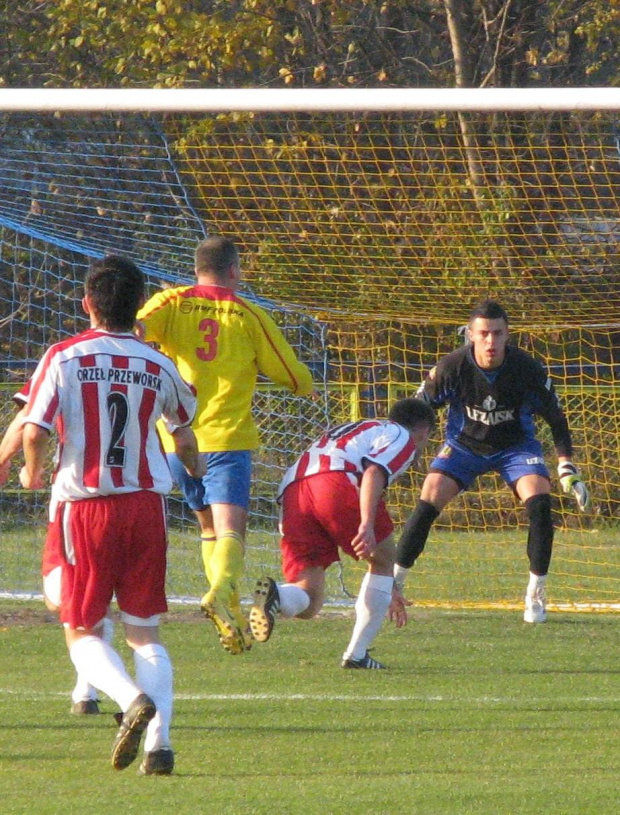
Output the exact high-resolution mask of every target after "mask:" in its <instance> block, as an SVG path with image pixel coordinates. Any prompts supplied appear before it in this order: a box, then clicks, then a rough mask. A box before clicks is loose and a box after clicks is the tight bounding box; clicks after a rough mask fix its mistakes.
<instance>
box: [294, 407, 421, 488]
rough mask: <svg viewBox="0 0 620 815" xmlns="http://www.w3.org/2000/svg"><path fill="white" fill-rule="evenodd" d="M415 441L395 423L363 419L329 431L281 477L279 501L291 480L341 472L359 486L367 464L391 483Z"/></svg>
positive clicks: (410, 455)
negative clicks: (376, 466) (349, 475)
mask: <svg viewBox="0 0 620 815" xmlns="http://www.w3.org/2000/svg"><path fill="white" fill-rule="evenodd" d="M415 452H416V446H415V442H414V441H413V439H412V438H411V436H410V435H409V431H408V430H407V429H406V428H404V427H402V426H401V425H399V424H397V423H396V422H390V421H380V420H376V419H365V420H362V421H360V422H348V423H347V424H343V425H339V426H338V427H335V428H333V429H332V430H328V431H327V433H325V434H324V435H323V436H321V438H320V439H319V440H318V441H316V442H315V443H314V444H313V445H311V446H310V447H309V448H308V449H307V450H306V452H305V453H302V455H301V456H300V457H299V458H298V459H297V461H296V462H295V464H293V466H292V467H289V469H288V470H287V471H286V473H285V474H284V478H283V479H282V481H281V482H280V487H279V489H278V498H280V497H281V495H282V493H283V492H284V490H285V489H286V488H287V487H288V485H289V484H292V483H293V481H299V480H301V479H302V478H308V477H309V476H311V475H317V474H318V473H327V472H334V471H337V470H339V471H344V472H347V473H350V474H351V475H352V477H354V478H355V479H356V481H357V484H358V485H359V483H360V481H361V479H362V475H363V474H364V470H365V469H366V467H367V466H368V464H378V465H379V466H380V467H382V468H383V469H384V470H385V474H386V476H387V481H388V484H391V483H392V482H393V481H394V480H395V479H396V478H398V476H399V475H400V474H401V473H402V472H403V471H404V470H405V469H406V468H407V467H408V466H409V464H411V462H412V461H413V458H414V456H415Z"/></svg>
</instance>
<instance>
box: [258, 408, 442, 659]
mask: <svg viewBox="0 0 620 815" xmlns="http://www.w3.org/2000/svg"><path fill="white" fill-rule="evenodd" d="M434 424H435V413H434V411H433V410H432V408H429V407H428V405H426V404H424V402H422V401H420V400H418V399H401V400H400V401H399V402H397V403H396V404H395V405H394V406H393V407H392V409H391V410H390V413H389V416H388V419H387V420H386V421H380V420H371V419H367V420H363V421H359V422H350V423H348V424H344V425H341V426H339V427H336V428H334V429H332V430H329V431H328V432H327V433H325V434H324V435H323V436H322V437H321V438H320V439H319V440H318V441H317V442H315V443H314V444H313V445H312V446H311V447H309V448H308V449H307V450H306V452H305V453H303V454H302V455H301V456H300V458H299V459H298V460H297V461H296V462H295V464H294V465H293V466H292V467H290V468H289V470H287V472H286V473H285V475H284V478H283V479H282V482H281V484H280V489H279V493H278V499H279V501H280V502H281V528H280V531H281V534H282V538H281V541H280V546H281V549H282V560H283V564H282V571H283V572H284V577H285V578H286V580H287V581H288V583H285V584H276V583H275V581H274V580H272V579H271V578H269V577H264V578H261V579H260V580H259V581H258V582H257V585H256V591H255V593H254V605H253V606H252V610H251V612H250V625H251V627H252V633H253V635H254V638H255V639H256V640H258V641H259V642H265V641H266V640H268V639H269V637H270V635H271V631H272V629H273V625H274V620H275V613H276V612H277V611H279V612H280V613H281V614H282V615H283V616H285V617H301V618H302V619H309V618H310V617H314V615H315V614H317V613H318V612H319V610H320V609H321V607H322V605H323V599H324V589H325V570H326V569H327V568H328V567H329V566H330V565H331V564H332V563H335V562H336V561H338V560H340V556H339V549H342V551H343V552H345V553H346V554H348V555H350V556H351V557H353V558H355V559H356V560H366V561H368V572H367V573H366V575H365V577H364V580H363V581H362V586H361V588H360V592H359V595H358V598H357V601H356V603H355V614H356V621H355V626H354V629H353V636H352V638H351V641H350V642H349V645H348V647H347V649H346V650H345V652H344V655H343V658H342V667H343V668H383V667H385V666H383V665H382V664H381V663H380V662H377V660H375V659H372V657H370V656H369V655H368V649H369V647H370V645H371V643H372V641H373V640H374V638H375V636H376V635H377V633H378V632H379V629H380V627H381V623H382V622H383V619H384V617H385V615H386V613H387V612H388V609H390V612H391V613H390V616H392V618H393V619H394V620H395V622H396V624H397V625H398V626H400V625H403V624H404V623H405V622H406V619H407V615H406V609H405V601H404V599H403V598H402V596H401V595H400V594H397V593H396V594H394V596H393V589H394V577H393V573H394V544H393V541H392V531H393V528H394V527H393V524H392V521H391V519H390V516H389V515H388V511H387V508H386V506H385V502H384V500H383V492H384V490H385V488H386V487H387V486H388V485H389V484H391V483H392V482H393V481H394V480H395V479H396V478H398V476H399V475H401V474H402V473H403V472H404V471H405V470H406V469H407V467H408V466H409V465H410V464H411V463H412V462H413V461H414V459H415V457H416V455H417V454H419V453H420V451H421V450H422V449H423V448H424V445H425V444H426V441H427V440H428V437H429V434H430V432H431V430H432V428H433V426H434ZM391 603H393V604H392V606H391V607H390V604H391Z"/></svg>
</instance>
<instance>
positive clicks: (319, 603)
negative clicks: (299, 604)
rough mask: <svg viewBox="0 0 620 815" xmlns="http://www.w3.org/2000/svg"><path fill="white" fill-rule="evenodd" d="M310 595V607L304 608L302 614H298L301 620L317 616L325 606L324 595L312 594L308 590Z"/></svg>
mask: <svg viewBox="0 0 620 815" xmlns="http://www.w3.org/2000/svg"><path fill="white" fill-rule="evenodd" d="M308 596H309V597H310V605H309V606H308V608H306V609H304V611H302V612H301V614H298V615H297V616H298V617H299V619H300V620H311V619H312V617H316V615H317V614H318V613H319V611H320V610H321V609H322V608H323V596H322V595H321V596H317V595H312V594H310V593H309V592H308Z"/></svg>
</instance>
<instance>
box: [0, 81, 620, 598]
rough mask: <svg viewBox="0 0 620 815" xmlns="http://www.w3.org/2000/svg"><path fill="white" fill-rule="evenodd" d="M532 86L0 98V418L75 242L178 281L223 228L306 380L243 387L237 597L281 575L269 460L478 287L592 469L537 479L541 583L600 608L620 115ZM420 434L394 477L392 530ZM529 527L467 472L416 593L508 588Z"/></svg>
mask: <svg viewBox="0 0 620 815" xmlns="http://www.w3.org/2000/svg"><path fill="white" fill-rule="evenodd" d="M292 93H296V92H292ZM549 99H550V104H549V105H548V109H546V110H544V109H542V110H540V111H527V110H512V111H511V110H507V109H506V110H502V109H501V108H497V109H495V110H490V111H481V110H476V111H475V112H463V111H458V110H456V109H452V110H447V111H445V110H430V109H428V110H422V111H419V110H417V111H413V110H411V111H407V110H398V111H396V110H394V111H386V110H377V111H374V112H373V111H369V110H365V111H358V110H353V111H351V110H349V111H344V110H343V111H336V110H334V111H329V112H327V111H320V110H317V111H310V110H308V111H301V112H299V111H291V110H289V111H283V110H282V109H281V108H278V107H276V108H275V109H274V110H273V111H252V110H247V109H246V110H241V111H239V112H222V111H214V112H211V113H209V112H204V111H201V112H200V113H196V112H194V113H190V112H180V113H178V112H177V113H167V114H161V115H160V114H150V115H147V114H138V113H134V114H129V113H117V114H110V113H91V114H90V115H85V114H77V113H71V112H61V113H57V114H53V113H41V112H39V113H24V112H22V113H11V114H9V113H5V114H3V115H2V118H1V120H0V123H1V125H0V126H1V127H2V141H1V144H0V264H1V265H0V304H1V306H0V307H1V309H2V311H1V313H0V325H1V327H2V333H1V344H0V388H1V394H2V400H3V405H4V409H3V414H2V417H3V418H2V422H3V424H2V429H4V427H5V426H6V424H7V423H8V421H10V418H11V416H12V408H11V406H10V398H11V395H12V393H13V392H14V391H15V390H16V389H18V388H19V387H20V385H21V384H22V383H23V382H24V381H25V379H26V378H27V377H28V375H29V373H30V372H31V371H32V368H33V366H34V364H35V363H36V360H37V359H38V358H39V357H40V355H41V353H42V351H43V349H44V348H45V347H46V346H47V345H48V344H49V343H50V342H53V341H55V340H57V339H58V338H60V337H62V336H65V335H66V334H67V333H72V332H74V331H76V330H79V329H80V328H81V327H82V326H83V322H82V317H81V315H80V303H79V300H80V297H81V285H82V281H83V278H84V273H85V270H86V267H87V265H88V262H89V259H90V258H92V257H94V256H100V255H101V254H103V253H105V252H106V251H114V252H120V253H122V254H126V255H128V256H129V257H132V258H133V259H134V260H136V262H138V263H139V265H140V266H141V268H143V269H144V270H145V272H146V273H147V275H148V278H149V283H150V286H151V287H152V289H153V290H155V288H157V287H160V286H165V285H170V284H172V283H178V282H186V281H189V280H191V276H192V254H193V249H194V247H195V245H196V243H197V242H198V241H199V240H200V239H201V238H202V237H203V236H204V234H205V233H222V234H228V235H230V236H233V237H235V238H236V239H238V241H239V242H240V244H241V246H242V249H243V265H244V272H245V277H246V281H247V289H246V291H245V292H244V293H245V294H247V295H248V296H250V297H254V298H256V299H258V300H259V301H260V302H261V303H262V304H263V305H265V306H266V307H267V308H269V309H270V310H271V311H272V313H273V315H274V317H275V318H276V320H277V321H278V322H279V324H280V325H281V326H282V328H283V330H284V331H285V333H286V335H287V337H288V339H289V340H290V341H291V343H292V344H293V345H294V346H295V348H296V350H297V352H298V354H299V356H300V357H301V358H302V359H303V360H304V361H305V362H307V363H308V364H310V365H311V366H312V369H313V372H314V374H315V379H316V381H317V385H318V387H319V390H320V391H321V392H322V394H323V398H322V400H321V402H320V403H311V402H309V401H308V400H299V399H293V398H291V397H290V396H287V395H286V394H285V393H283V392H282V391H280V390H278V389H276V388H273V387H270V386H268V385H267V384H262V385H261V387H260V388H259V390H258V393H257V396H256V404H255V411H256V415H257V418H258V420H259V425H260V427H261V432H262V447H261V450H260V452H259V454H258V456H257V461H256V467H255V473H254V484H253V495H252V507H251V523H250V530H249V534H248V567H247V578H246V580H247V585H246V586H245V587H244V589H245V591H244V593H245V595H246V597H247V596H248V595H249V593H250V589H251V585H252V582H253V580H254V578H255V577H257V576H258V575H259V574H261V573H262V572H265V571H266V572H268V573H270V574H273V575H275V576H279V557H278V539H277V517H276V515H277V513H276V508H275V504H274V496H275V490H276V487H277V483H278V480H279V478H280V476H281V474H282V472H283V469H284V468H285V467H286V466H287V465H288V464H290V463H292V461H293V460H294V458H295V457H296V455H298V454H299V452H300V451H301V450H302V449H303V448H304V446H305V445H307V444H308V443H309V442H310V441H311V440H312V439H313V438H315V437H316V435H317V434H318V433H319V432H320V430H321V429H322V428H323V427H325V426H326V425H328V424H335V423H338V422H342V421H343V420H347V419H350V418H359V417H365V416H375V415H379V416H380V415H384V414H385V411H386V410H387V408H388V405H389V404H390V403H391V402H392V401H393V400H394V399H396V398H399V397H401V396H403V395H413V394H414V393H415V390H416V389H417V387H418V385H419V384H420V382H421V380H422V379H423V377H424V375H425V373H426V372H427V371H428V370H429V369H430V368H431V367H432V366H433V365H434V364H435V362H436V360H437V359H438V357H440V356H442V355H443V354H445V353H448V352H449V351H451V350H453V349H454V348H456V347H457V346H458V345H459V344H460V343H462V342H463V334H462V330H461V328H462V326H463V324H464V322H465V321H466V319H467V315H468V313H469V311H470V309H471V307H472V306H473V305H474V304H475V303H476V302H477V301H479V300H480V299H482V298H485V297H494V298H496V299H498V300H500V301H501V302H502V304H503V305H504V306H505V307H506V309H507V311H508V313H509V315H510V317H511V321H512V326H511V328H512V333H513V339H514V341H515V342H517V343H518V344H520V345H521V346H522V347H524V348H525V349H527V350H528V351H531V352H532V353H533V354H534V355H536V356H537V357H539V358H540V359H541V360H542V361H543V362H544V363H545V364H546V365H547V367H548V368H549V370H550V372H551V374H552V376H553V378H554V380H555V383H556V387H557V389H558V391H559V394H560V396H561V398H562V400H563V403H564V406H565V409H566V411H567V414H568V417H569V422H570V425H571V428H572V431H573V437H574V442H575V460H576V461H577V462H578V464H579V465H580V467H581V469H582V471H583V473H584V477H585V479H586V480H587V482H588V485H589V486H590V488H591V492H592V503H593V509H592V511H591V512H589V513H587V514H584V515H579V514H578V513H577V511H576V508H575V506H574V502H573V501H572V499H570V498H567V497H565V496H564V495H561V494H560V493H559V490H558V484H557V480H555V479H554V482H553V489H554V493H553V505H554V513H555V519H556V526H557V528H558V532H557V535H556V547H555V553H554V560H553V563H552V572H553V580H552V582H551V584H550V587H549V588H550V594H551V595H552V597H551V599H552V603H551V606H552V607H553V605H554V604H555V605H556V606H557V607H560V608H569V609H585V608H590V609H614V608H618V607H620V570H619V568H618V566H619V565H620V546H619V545H618V544H617V543H615V542H614V535H613V530H614V528H617V525H618V523H619V520H620V518H619V516H620V465H619V464H618V462H619V460H620V449H619V448H620V427H619V425H620V405H619V391H618V374H619V371H620V318H619V316H618V315H619V314H620V308H619V306H620V285H619V273H618V268H619V266H618V261H619V247H618V237H619V233H620V218H619V216H618V196H619V194H620V125H618V122H617V116H616V114H615V113H614V112H613V111H611V112H610V111H605V110H580V111H577V110H570V109H569V110H556V109H553V105H552V104H551V102H552V101H553V96H550V97H549ZM0 101H1V98H0ZM539 432H540V437H541V439H542V440H543V444H544V446H545V448H546V451H547V454H548V457H547V458H548V463H549V465H550V467H551V468H553V471H554V468H555V459H554V454H553V447H552V444H551V438H550V434H549V432H548V429H547V428H546V426H545V425H544V424H542V425H541V426H540V428H539ZM439 435H440V434H439V432H438V433H437V435H436V441H438V440H439ZM435 447H436V445H431V448H433V449H434V448H435ZM433 449H431V451H429V454H428V456H427V457H426V459H425V460H424V461H423V462H422V466H421V469H420V470H419V471H417V472H412V473H410V474H409V475H407V476H406V477H405V478H403V479H402V480H401V481H400V482H399V483H398V484H397V485H396V486H395V487H393V488H392V489H391V490H390V491H389V493H388V501H389V506H390V509H391V511H392V514H393V516H394V519H395V521H396V524H397V531H398V528H399V526H400V525H401V523H402V522H403V521H404V519H405V518H406V516H407V514H408V513H409V512H410V511H411V509H412V507H413V506H414V504H415V501H416V499H417V496H418V493H419V490H420V487H421V483H422V480H423V476H424V470H425V468H426V466H427V464H428V460H429V456H430V455H432V452H433ZM17 470H18V467H17V466H14V468H13V475H12V478H11V481H10V482H9V484H8V485H7V487H6V488H5V489H4V490H3V491H2V492H1V493H0V510H1V512H2V515H1V520H0V524H1V530H2V533H3V540H4V541H7V540H8V541H9V545H8V546H6V545H5V546H3V547H2V550H1V551H0V575H1V577H0V580H1V584H0V591H3V592H7V593H19V592H25V593H35V592H37V591H38V590H39V578H38V560H39V553H40V546H41V540H42V530H43V528H44V509H43V508H44V506H45V502H46V496H45V495H44V494H41V495H34V496H33V495H29V494H25V493H23V492H22V491H21V490H20V489H19V487H18V482H17V478H16V476H17ZM170 515H171V529H172V533H171V543H172V545H171V568H170V586H169V588H170V591H171V593H172V594H173V595H174V596H175V597H177V598H183V597H189V598H193V597H197V596H199V595H200V594H201V591H202V574H201V565H200V555H199V546H198V542H197V538H198V535H197V530H196V527H195V523H194V521H193V519H192V517H191V513H189V512H188V511H187V510H185V509H184V508H183V505H182V502H181V501H180V500H179V498H178V496H173V497H172V499H171V502H170ZM526 536H527V526H526V518H525V514H524V511H523V509H522V508H521V507H519V506H518V504H517V503H516V501H515V499H514V497H513V495H512V493H511V492H510V491H509V490H508V489H507V488H506V487H505V486H503V485H502V484H501V483H500V482H499V481H498V480H497V479H496V478H495V477H492V476H491V477H485V478H483V479H481V480H480V482H479V484H477V486H476V488H475V489H473V490H471V491H470V492H468V493H466V494H465V495H463V496H461V497H460V498H459V499H457V500H456V501H455V502H454V503H453V504H451V505H450V507H449V509H447V510H446V511H445V512H444V513H443V514H442V516H441V517H440V519H439V520H438V522H437V523H436V526H435V527H434V530H433V532H432V533H431V538H430V540H429V544H428V546H427V551H426V552H425V554H424V555H423V557H422V558H421V559H420V561H418V564H416V567H415V579H412V581H411V582H412V591H413V593H414V597H415V600H416V602H417V603H419V604H428V605H446V606H454V607H466V606H480V607H505V608H511V607H514V606H516V605H519V606H520V605H521V602H522V594H523V590H524V580H525V574H526V572H527V560H526V558H525V552H524V549H525V539H526ZM360 574H361V573H360V570H359V567H356V566H355V565H353V564H350V563H347V564H345V566H344V570H343V572H342V574H339V573H338V572H337V571H336V572H335V573H334V575H332V576H331V577H330V582H329V599H330V600H331V601H332V602H339V601H343V600H345V599H346V598H347V595H348V594H351V593H355V591H356V589H357V582H358V580H359V577H360Z"/></svg>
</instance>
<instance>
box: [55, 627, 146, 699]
mask: <svg viewBox="0 0 620 815" xmlns="http://www.w3.org/2000/svg"><path fill="white" fill-rule="evenodd" d="M69 656H70V657H71V661H72V662H73V664H74V665H75V670H76V671H77V672H78V675H79V676H82V677H83V678H84V679H85V680H86V681H87V682H89V683H90V684H91V685H93V686H94V687H95V688H98V689H99V690H100V691H103V693H105V694H107V696H109V697H110V699H113V700H114V701H115V702H116V704H117V705H118V706H119V707H120V709H121V710H127V708H128V707H129V706H130V705H131V703H132V702H133V701H134V699H135V698H136V696H138V695H139V694H140V692H141V691H140V689H139V688H138V686H137V685H136V684H135V682H134V681H133V680H132V679H131V677H130V676H129V674H128V673H127V671H126V669H125V666H124V664H123V660H122V659H121V657H120V655H119V654H117V653H116V651H115V650H114V648H112V646H111V645H109V644H108V643H107V642H104V641H103V640H102V639H101V638H100V637H95V636H93V635H89V636H88V637H80V639H78V640H76V641H75V642H74V643H73V645H72V646H71V648H70V649H69Z"/></svg>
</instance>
